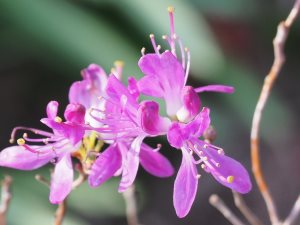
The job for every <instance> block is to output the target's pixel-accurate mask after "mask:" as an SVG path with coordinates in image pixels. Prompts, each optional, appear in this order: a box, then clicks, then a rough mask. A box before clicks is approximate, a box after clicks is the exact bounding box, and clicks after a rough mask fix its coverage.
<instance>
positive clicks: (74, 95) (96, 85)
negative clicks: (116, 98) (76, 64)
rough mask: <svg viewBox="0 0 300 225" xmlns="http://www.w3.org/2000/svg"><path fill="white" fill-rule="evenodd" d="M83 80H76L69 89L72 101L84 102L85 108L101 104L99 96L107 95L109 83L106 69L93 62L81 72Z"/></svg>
mask: <svg viewBox="0 0 300 225" xmlns="http://www.w3.org/2000/svg"><path fill="white" fill-rule="evenodd" d="M81 74H82V76H83V80H82V81H76V82H74V83H73V84H72V85H71V88H70V90H69V101H70V103H79V104H82V105H83V106H84V107H85V108H87V109H88V108H90V107H92V106H97V105H98V104H100V102H99V99H98V97H99V96H105V87H106V84H107V75H106V73H105V72H104V70H103V69H102V68H101V67H100V66H98V65H96V64H91V65H89V66H88V67H87V68H86V69H84V70H82V72H81Z"/></svg>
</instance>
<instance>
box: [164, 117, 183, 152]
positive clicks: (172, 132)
mask: <svg viewBox="0 0 300 225" xmlns="http://www.w3.org/2000/svg"><path fill="white" fill-rule="evenodd" d="M184 131H185V130H184V126H183V125H182V124H180V123H178V122H173V123H172V125H171V126H170V129H169V130H168V133H167V139H168V142H169V144H170V145H171V146H172V147H174V148H178V149H180V148H181V147H182V146H183V144H184V141H185V140H187V138H188V136H187V134H185V133H184Z"/></svg>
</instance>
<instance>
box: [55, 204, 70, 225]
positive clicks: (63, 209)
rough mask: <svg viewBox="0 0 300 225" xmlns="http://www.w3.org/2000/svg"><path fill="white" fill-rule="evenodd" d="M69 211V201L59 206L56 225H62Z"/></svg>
mask: <svg viewBox="0 0 300 225" xmlns="http://www.w3.org/2000/svg"><path fill="white" fill-rule="evenodd" d="M66 211H67V199H65V200H63V201H62V202H61V203H59V204H58V207H57V209H56V212H55V220H54V225H61V224H62V222H63V220H64V217H65V214H66Z"/></svg>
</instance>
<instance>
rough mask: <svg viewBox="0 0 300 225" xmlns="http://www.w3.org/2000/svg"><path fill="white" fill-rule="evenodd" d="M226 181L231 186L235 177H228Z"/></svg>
mask: <svg viewBox="0 0 300 225" xmlns="http://www.w3.org/2000/svg"><path fill="white" fill-rule="evenodd" d="M226 180H227V182H228V183H229V184H231V183H232V182H233V181H234V176H228V177H227V178H226Z"/></svg>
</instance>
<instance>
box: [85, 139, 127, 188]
mask: <svg viewBox="0 0 300 225" xmlns="http://www.w3.org/2000/svg"><path fill="white" fill-rule="evenodd" d="M121 163H122V158H121V153H120V150H119V149H118V146H117V145H110V146H109V147H108V148H107V149H106V150H105V151H104V152H103V153H102V154H101V155H100V156H99V157H98V158H97V159H96V161H95V163H94V164H93V166H92V169H91V174H90V175H89V178H88V182H89V184H90V186H91V187H98V186H100V185H101V184H103V183H104V182H105V181H107V180H108V179H109V178H111V177H112V176H113V175H114V174H115V173H116V172H117V171H118V170H119V169H120V167H121Z"/></svg>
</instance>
